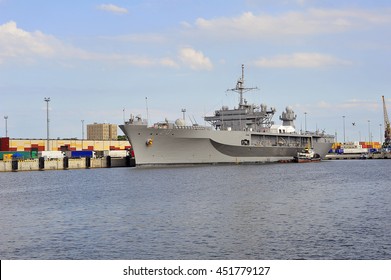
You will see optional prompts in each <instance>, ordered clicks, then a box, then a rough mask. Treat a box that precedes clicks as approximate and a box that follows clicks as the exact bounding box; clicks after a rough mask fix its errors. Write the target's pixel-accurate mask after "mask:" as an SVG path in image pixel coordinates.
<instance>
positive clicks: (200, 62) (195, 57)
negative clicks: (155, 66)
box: [179, 47, 213, 70]
mask: <svg viewBox="0 0 391 280" xmlns="http://www.w3.org/2000/svg"><path fill="white" fill-rule="evenodd" d="M179 59H180V60H181V61H182V63H183V64H184V65H186V66H188V67H190V68H191V69H193V70H212V68H213V65H212V62H211V61H210V59H209V58H208V57H206V56H205V55H204V54H203V53H202V52H200V51H196V50H194V49H193V48H190V47H184V48H182V49H180V50H179Z"/></svg>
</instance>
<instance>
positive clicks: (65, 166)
mask: <svg viewBox="0 0 391 280" xmlns="http://www.w3.org/2000/svg"><path fill="white" fill-rule="evenodd" d="M68 167H69V158H68V157H64V162H63V168H64V169H68Z"/></svg>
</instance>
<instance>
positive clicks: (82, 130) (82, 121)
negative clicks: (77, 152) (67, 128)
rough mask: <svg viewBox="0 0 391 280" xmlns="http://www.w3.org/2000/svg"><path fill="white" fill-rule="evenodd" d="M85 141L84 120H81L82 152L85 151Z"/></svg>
mask: <svg viewBox="0 0 391 280" xmlns="http://www.w3.org/2000/svg"><path fill="white" fill-rule="evenodd" d="M83 141H84V120H81V150H83Z"/></svg>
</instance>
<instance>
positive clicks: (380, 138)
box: [379, 124, 383, 144]
mask: <svg viewBox="0 0 391 280" xmlns="http://www.w3.org/2000/svg"><path fill="white" fill-rule="evenodd" d="M382 135H383V133H382V130H381V124H379V143H380V144H382V142H383V139H382V138H383V136H382Z"/></svg>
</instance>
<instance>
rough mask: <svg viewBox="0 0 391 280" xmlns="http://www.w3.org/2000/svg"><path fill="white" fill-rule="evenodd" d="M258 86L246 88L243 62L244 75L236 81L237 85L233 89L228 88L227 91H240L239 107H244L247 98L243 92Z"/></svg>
mask: <svg viewBox="0 0 391 280" xmlns="http://www.w3.org/2000/svg"><path fill="white" fill-rule="evenodd" d="M257 89H258V87H252V88H246V87H245V85H244V64H242V77H241V78H239V80H238V81H237V83H236V87H235V88H232V89H227V91H235V92H237V93H239V107H240V108H242V107H243V106H244V105H245V100H244V99H243V93H245V92H247V91H251V90H257Z"/></svg>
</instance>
